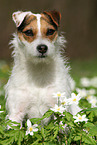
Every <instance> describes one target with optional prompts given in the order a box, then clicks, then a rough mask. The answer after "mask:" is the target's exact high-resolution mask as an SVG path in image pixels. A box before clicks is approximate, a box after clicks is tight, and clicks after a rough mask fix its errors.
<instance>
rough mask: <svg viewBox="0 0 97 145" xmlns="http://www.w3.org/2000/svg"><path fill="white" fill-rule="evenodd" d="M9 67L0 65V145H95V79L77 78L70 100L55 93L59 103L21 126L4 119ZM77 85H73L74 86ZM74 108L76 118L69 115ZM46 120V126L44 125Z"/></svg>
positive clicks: (96, 136) (96, 132)
mask: <svg viewBox="0 0 97 145" xmlns="http://www.w3.org/2000/svg"><path fill="white" fill-rule="evenodd" d="M8 71H9V66H8V65H7V64H6V63H5V62H3V63H1V64H0V105H1V106H0V145H58V144H59V145H71V144H72V145H73V144H74V145H96V144H97V77H96V76H94V77H93V76H92V77H89V78H87V77H85V78H80V77H79V81H78V84H77V85H76V86H75V87H74V90H73V91H72V93H71V96H70V98H69V99H68V98H66V96H65V92H55V94H53V95H52V97H55V98H57V100H58V102H57V104H55V106H54V107H53V108H50V109H49V110H48V111H47V112H46V113H45V114H44V116H43V117H42V118H32V119H30V120H29V119H28V120H27V121H25V122H24V124H23V126H22V127H21V124H19V123H17V122H12V121H10V120H8V119H7V117H6V110H5V100H4V90H3V86H4V84H5V83H6V81H7V79H8ZM75 83H76V82H75ZM71 105H75V107H77V108H78V109H76V114H74V115H72V114H71V113H69V112H68V108H69V107H70V106H71ZM47 118H52V119H49V123H48V124H47V125H43V122H44V120H45V119H47Z"/></svg>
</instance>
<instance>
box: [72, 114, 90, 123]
mask: <svg viewBox="0 0 97 145" xmlns="http://www.w3.org/2000/svg"><path fill="white" fill-rule="evenodd" d="M73 118H74V119H76V120H75V121H74V122H83V121H85V122H87V121H88V119H87V118H86V115H82V116H81V115H79V114H78V115H77V116H73Z"/></svg>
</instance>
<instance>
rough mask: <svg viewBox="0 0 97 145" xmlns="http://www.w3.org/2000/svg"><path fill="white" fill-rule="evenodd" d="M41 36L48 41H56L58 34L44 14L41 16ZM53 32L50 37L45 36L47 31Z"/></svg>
mask: <svg viewBox="0 0 97 145" xmlns="http://www.w3.org/2000/svg"><path fill="white" fill-rule="evenodd" d="M40 22H41V34H42V37H43V38H47V39H49V40H50V41H53V40H56V39H57V36H58V33H57V30H56V29H55V27H54V26H53V25H52V24H51V21H50V18H49V17H47V16H45V15H44V14H41V21H40ZM50 29H52V30H55V32H54V33H53V34H52V35H47V32H48V30H50Z"/></svg>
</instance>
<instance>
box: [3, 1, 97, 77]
mask: <svg viewBox="0 0 97 145" xmlns="http://www.w3.org/2000/svg"><path fill="white" fill-rule="evenodd" d="M18 10H22V11H32V12H33V13H41V12H43V11H44V10H46V11H50V10H58V11H60V12H61V14H62V20H61V24H60V28H59V30H60V31H62V32H65V33H64V35H65V38H66V40H67V44H66V56H67V57H68V58H70V60H69V61H70V65H71V68H72V71H71V73H72V75H73V76H74V77H76V76H79V75H81V76H89V77H91V76H92V75H97V0H0V34H1V35H0V59H3V60H10V59H11V51H12V50H11V49H9V45H8V43H9V41H10V39H12V33H14V32H15V30H16V28H15V24H14V22H13V21H12V13H13V12H14V11H18Z"/></svg>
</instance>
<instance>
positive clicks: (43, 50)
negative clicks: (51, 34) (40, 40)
mask: <svg viewBox="0 0 97 145" xmlns="http://www.w3.org/2000/svg"><path fill="white" fill-rule="evenodd" d="M37 50H38V52H39V53H41V54H44V53H46V52H47V50H48V47H47V45H44V44H41V45H38V46H37Z"/></svg>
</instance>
